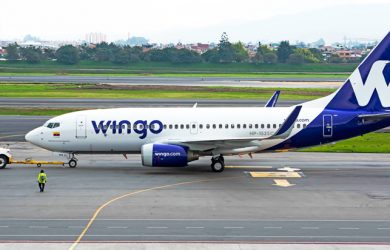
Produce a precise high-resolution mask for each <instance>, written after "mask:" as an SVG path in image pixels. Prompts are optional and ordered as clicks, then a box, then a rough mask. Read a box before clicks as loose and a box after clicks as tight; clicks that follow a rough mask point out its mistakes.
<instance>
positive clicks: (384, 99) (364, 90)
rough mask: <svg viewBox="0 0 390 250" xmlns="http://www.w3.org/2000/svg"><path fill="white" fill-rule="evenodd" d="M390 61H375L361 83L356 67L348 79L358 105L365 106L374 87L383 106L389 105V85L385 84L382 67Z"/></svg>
mask: <svg viewBox="0 0 390 250" xmlns="http://www.w3.org/2000/svg"><path fill="white" fill-rule="evenodd" d="M388 63H390V61H376V62H375V63H374V64H373V65H372V67H371V70H370V72H369V74H368V77H367V80H366V82H365V83H364V84H363V80H362V76H361V75H360V72H359V69H356V70H355V71H354V72H353V73H352V75H351V76H350V78H349V80H350V82H351V84H352V88H353V91H354V92H355V95H356V98H357V101H358V104H359V106H361V107H364V106H366V105H367V104H368V103H369V101H370V99H371V97H372V95H373V93H374V90H375V89H376V90H377V92H378V96H379V100H380V102H381V104H382V106H383V107H390V87H388V86H387V83H386V79H385V76H384V72H383V70H384V68H385V66H386V65H387V64H388Z"/></svg>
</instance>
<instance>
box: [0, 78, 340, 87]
mask: <svg viewBox="0 0 390 250" xmlns="http://www.w3.org/2000/svg"><path fill="white" fill-rule="evenodd" d="M344 81H345V78H323V77H318V78H316V77H313V78H306V77H302V78H268V77H266V78H257V77H256V78H240V77H148V76H59V75H58V76H0V82H19V83H77V84H82V83H105V84H107V83H108V84H131V85H166V86H228V87H278V88H338V87H340V86H341V84H342V83H343V82H344Z"/></svg>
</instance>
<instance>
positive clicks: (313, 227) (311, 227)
mask: <svg viewBox="0 0 390 250" xmlns="http://www.w3.org/2000/svg"><path fill="white" fill-rule="evenodd" d="M301 229H319V227H301Z"/></svg>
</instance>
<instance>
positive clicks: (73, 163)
mask: <svg viewBox="0 0 390 250" xmlns="http://www.w3.org/2000/svg"><path fill="white" fill-rule="evenodd" d="M77 161H78V160H77V158H76V156H74V154H73V153H72V158H70V160H69V162H68V165H69V167H70V168H75V167H76V166H77Z"/></svg>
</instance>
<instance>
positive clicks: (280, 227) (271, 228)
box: [264, 227, 283, 229]
mask: <svg viewBox="0 0 390 250" xmlns="http://www.w3.org/2000/svg"><path fill="white" fill-rule="evenodd" d="M282 228H283V227H264V229H282Z"/></svg>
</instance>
